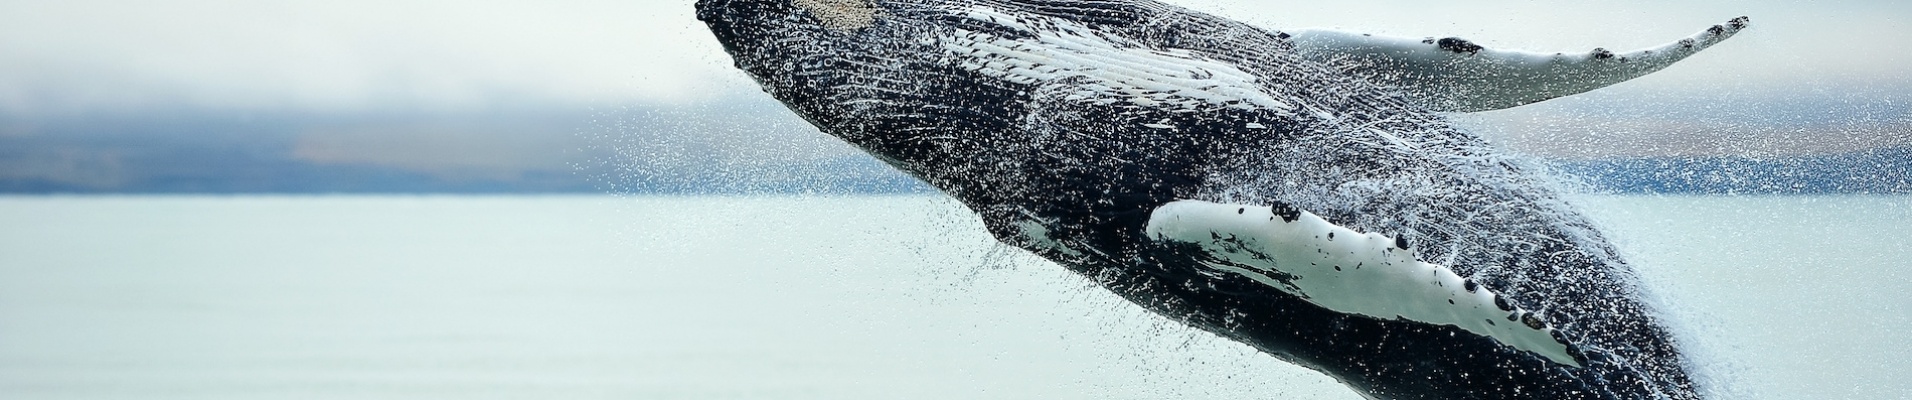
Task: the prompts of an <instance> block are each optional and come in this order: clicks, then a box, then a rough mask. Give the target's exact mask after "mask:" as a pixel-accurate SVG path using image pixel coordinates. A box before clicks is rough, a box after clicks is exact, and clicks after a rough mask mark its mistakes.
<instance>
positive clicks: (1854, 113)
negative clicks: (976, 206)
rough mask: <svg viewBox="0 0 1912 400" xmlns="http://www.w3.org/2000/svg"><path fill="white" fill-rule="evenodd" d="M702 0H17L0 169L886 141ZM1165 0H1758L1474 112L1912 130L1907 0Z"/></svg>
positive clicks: (202, 177) (94, 183)
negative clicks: (1600, 81) (1603, 81)
mask: <svg viewBox="0 0 1912 400" xmlns="http://www.w3.org/2000/svg"><path fill="white" fill-rule="evenodd" d="M693 1H694V0H624V1H597V0H580V1H573V0H557V1H552V0H541V1H419V0H380V1H362V0H327V1H306V0H294V1H263V0H243V1H239V0H173V1H131V0H122V1H109V0H63V1H43V0H0V187H4V186H5V185H6V182H28V181H32V182H40V181H45V182H55V183H57V184H74V185H80V186H83V187H96V188H102V187H104V188H110V187H112V186H113V185H119V184H123V183H128V182H131V183H138V182H143V180H142V179H144V181H154V180H156V179H160V178H156V177H159V176H160V175H159V174H162V173H165V174H172V175H165V176H166V177H167V178H165V179H173V180H180V181H186V180H192V179H199V180H198V181H194V182H200V181H206V182H211V181H218V180H219V179H225V178H218V176H221V175H219V174H228V173H235V172H232V171H235V170H237V171H242V172H243V171H268V170H271V168H287V170H288V171H306V172H297V173H293V172H285V173H282V174H281V175H284V174H293V175H297V174H304V175H300V176H308V177H318V178H326V179H331V178H330V177H334V176H333V175H328V174H335V173H340V174H342V173H344V172H338V171H342V169H341V168H343V169H351V168H359V169H357V170H354V171H361V172H364V171H372V172H366V173H374V172H376V173H385V172H380V171H386V172H389V171H398V172H402V173H410V174H424V175H426V176H430V177H436V178H442V179H448V180H453V181H460V182H463V181H470V180H473V179H480V180H482V179H493V180H500V181H509V182H519V183H525V182H529V183H540V182H550V181H551V180H552V179H554V178H551V177H553V176H568V175H571V174H573V172H572V171H573V169H574V166H575V165H578V164H581V163H589V161H588V160H587V159H589V158H590V157H599V158H602V159H610V160H612V161H611V162H610V163H611V164H612V165H611V166H612V167H614V168H615V169H618V170H623V171H637V172H627V173H624V175H632V176H636V175H644V174H646V173H648V174H650V175H652V176H690V175H687V174H692V173H693V172H695V173H706V174H709V173H714V174H719V175H721V174H728V173H730V172H726V171H732V170H733V169H734V168H739V167H738V166H739V165H743V166H747V167H750V168H755V171H775V170H778V168H781V167H780V166H781V165H795V164H790V163H798V164H801V163H809V164H804V165H811V166H812V167H815V166H816V165H825V164H827V163H832V162H838V160H844V159H864V161H867V159H866V157H863V156H862V155H860V154H858V152H857V151H856V150H855V149H853V148H851V147H849V146H848V145H845V144H843V143H841V142H840V141H837V140H834V139H832V138H829V137H827V136H824V135H822V134H820V133H817V132H816V131H815V130H814V129H813V128H810V127H809V126H808V125H806V124H804V123H803V122H802V121H801V120H799V119H797V118H795V117H794V116H793V115H791V114H790V113H789V112H788V111H787V110H784V109H782V108H781V107H779V106H777V105H776V104H775V102H774V101H773V100H770V99H769V98H768V96H764V95H763V94H762V93H761V92H759V91H758V90H757V89H756V88H755V85H754V84H753V83H752V82H750V81H749V79H748V78H747V77H745V76H744V75H743V74H742V73H741V72H738V71H737V70H736V69H735V68H733V67H731V63H730V59H729V57H728V56H727V55H725V54H723V52H722V49H721V47H720V46H719V45H718V44H717V43H716V41H715V40H714V39H713V38H712V37H711V35H710V34H709V33H708V32H707V31H706V30H705V28H704V27H703V25H702V23H701V22H699V21H697V20H696V18H695V16H694V12H693V9H692V3H693ZM1170 2H1171V3H1174V4H1179V5H1183V6H1187V7H1191V8H1194V9H1197V10H1202V11H1206V12H1210V13H1213V14H1217V15H1221V16H1225V17H1230V18H1235V19H1239V20H1243V21H1246V22H1249V23H1252V24H1256V25H1259V26H1263V27H1267V28H1273V29H1282V28H1301V27H1336V28H1342V29H1348V30H1356V31H1362V32H1369V33H1375V34H1386V35H1397V36H1408V37H1425V36H1442V37H1445V36H1461V37H1466V38H1469V39H1472V40H1474V41H1476V42H1479V43H1482V44H1484V45H1487V46H1493V47H1502V48H1522V49H1529V50H1541V51H1589V50H1591V49H1592V48H1594V47H1604V48H1607V49H1613V50H1628V49H1634V48H1640V47H1647V46H1653V45H1658V44H1661V43H1665V42H1669V41H1672V40H1676V39H1678V38H1682V37H1685V36H1687V35H1690V34H1692V33H1694V32H1697V31H1699V30H1701V29H1704V28H1706V27H1708V26H1711V25H1713V24H1717V23H1721V22H1723V21H1725V20H1727V19H1730V18H1733V17H1737V16H1741V15H1746V16H1750V17H1752V19H1753V27H1752V28H1751V29H1749V30H1747V31H1744V32H1742V33H1740V34H1739V35H1738V36H1736V37H1734V38H1733V39H1732V40H1730V41H1728V42H1726V43H1723V44H1720V45H1718V46H1715V47H1713V48H1711V49H1708V50H1706V51H1705V52H1703V53H1701V54H1699V55H1697V56H1694V57H1692V58H1690V59H1688V60H1687V61H1684V62H1682V63H1680V64H1677V65H1674V66H1673V67H1672V68H1669V69H1668V70H1665V71H1662V72H1659V73H1656V74H1654V75H1650V76H1647V77H1645V78H1641V79H1636V80H1634V81H1631V82H1627V83H1623V84H1620V85H1616V86H1614V87H1611V88H1607V89H1603V90H1599V91H1595V92H1592V93H1588V94H1583V95H1578V96H1573V97H1569V98H1565V99H1558V100H1552V101H1547V102H1543V103H1540V104H1536V105H1530V106H1524V107H1518V108H1514V109H1511V110H1505V111H1495V112H1487V113H1477V114H1469V115H1460V116H1457V117H1456V118H1457V119H1458V120H1460V121H1461V122H1462V123H1464V124H1468V125H1470V126H1472V127H1473V128H1472V129H1474V130H1475V131H1477V132H1481V133H1482V134H1483V135H1484V136H1487V137H1488V138H1489V139H1491V140H1495V141H1496V142H1498V143H1501V144H1502V145H1503V146H1504V147H1506V148H1510V149H1514V150H1516V151H1520V152H1524V153H1528V154H1535V155H1540V156H1544V157H1550V158H1604V157H1615V156H1619V157H1633V156H1669V155H1755V156H1757V155H1785V154H1811V153H1818V154H1825V153H1841V152H1850V151H1857V150H1864V149H1870V148H1878V147H1887V146H1912V40H1907V39H1906V37H1907V32H1912V2H1902V1H1877V2H1872V1H1803V0H1752V1H1727V0H1702V1H1665V0H1660V1H1647V0H1624V1H1602V2H1587V1H1566V0H1497V1H1487V0H1474V1H1467V0H1455V1H1445V2H1439V3H1429V2H1425V1H1410V0H1352V1H1333V2H1319V1H1316V2H1303V1H1292V0H1171V1H1170ZM102 121H103V122H102ZM580 133H582V135H580ZM89 135H91V136H89ZM607 154H608V155H607ZM248 160H250V161H248ZM245 162H250V163H252V164H245ZM818 163H824V164H818ZM301 168H303V169H301ZM326 168H331V169H326ZM700 168H702V169H700ZM712 168H715V169H714V170H713V169H712ZM785 169H790V170H793V171H794V170H801V168H795V169H791V168H785ZM321 170H322V171H321ZM168 171H170V172H168ZM313 171H319V172H313ZM326 171H330V172H326ZM685 171H691V172H685ZM698 171H701V172H698ZM713 171H714V172H713ZM354 173H358V172H354ZM255 175H257V176H251V175H248V176H250V177H249V178H246V179H253V180H256V181H259V182H265V183H270V184H275V185H276V184H279V183H282V182H287V181H290V180H291V178H285V177H283V176H281V175H272V174H268V173H265V172H260V173H258V174H255ZM374 175H376V174H374ZM750 175H751V176H762V174H757V173H753V174H750ZM366 176H372V175H366ZM142 177H144V178H142ZM235 179H236V178H235ZM314 179H317V178H314ZM341 179H343V178H341ZM9 180H11V181H9ZM514 184H517V183H514ZM29 186H30V185H29Z"/></svg>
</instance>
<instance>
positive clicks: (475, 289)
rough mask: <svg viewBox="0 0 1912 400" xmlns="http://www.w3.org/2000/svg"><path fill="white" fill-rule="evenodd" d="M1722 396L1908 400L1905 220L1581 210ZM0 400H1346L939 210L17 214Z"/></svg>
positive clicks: (303, 203)
mask: <svg viewBox="0 0 1912 400" xmlns="http://www.w3.org/2000/svg"><path fill="white" fill-rule="evenodd" d="M1578 202H1579V203H1581V204H1582V205H1583V206H1584V208H1585V209H1586V210H1587V212H1588V213H1590V214H1592V215H1594V216H1595V217H1596V218H1597V219H1599V220H1601V221H1602V222H1603V223H1604V224H1605V225H1606V226H1607V228H1608V230H1609V232H1610V233H1611V235H1612V236H1613V237H1614V238H1615V240H1616V242H1617V243H1618V244H1619V245H1620V246H1621V248H1622V249H1624V250H1625V251H1626V252H1628V253H1630V254H1631V255H1632V259H1633V260H1634V262H1635V263H1636V264H1638V267H1639V269H1640V271H1641V275H1642V276H1643V277H1644V278H1645V280H1646V281H1648V282H1650V284H1651V286H1652V289H1653V291H1654V293H1656V294H1657V295H1658V297H1659V300H1658V302H1659V303H1662V304H1665V307H1664V308H1665V309H1666V310H1667V311H1666V312H1667V313H1668V314H1670V315H1672V316H1673V317H1672V320H1673V321H1674V323H1675V324H1676V325H1677V328H1678V329H1679V331H1680V332H1681V333H1682V336H1683V338H1684V340H1685V341H1686V342H1688V343H1689V345H1690V347H1691V348H1692V349H1694V351H1695V352H1696V354H1697V358H1698V359H1699V361H1700V364H1701V366H1700V369H1702V370H1704V371H1706V373H1707V375H1708V376H1710V377H1711V378H1709V379H1710V380H1711V381H1712V382H1713V383H1714V385H1715V386H1717V387H1720V388H1723V389H1722V390H1723V394H1724V396H1721V397H1722V398H1732V399H1906V398H1912V198H1908V197H1864V196H1789V197H1649V196H1639V197H1632V196H1629V197H1610V196H1609V197H1603V196H1589V197H1582V198H1579V200H1578ZM0 398H4V399H9V400H26V399H401V398H402V399H420V398H456V399H483V398H537V399H596V398H604V399H780V400H781V399H1161V398H1196V399H1209V398H1215V399H1224V398H1225V399H1246V398H1263V399H1354V398H1356V396H1354V395H1353V393H1352V392H1350V391H1348V390H1347V389H1344V388H1342V387H1341V386H1340V385H1338V384H1337V383H1335V382H1334V381H1333V380H1332V379H1329V378H1327V377H1325V376H1322V375H1320V374H1317V373H1314V372H1312V371H1309V370H1306V369H1303V368H1299V367H1295V366H1291V365H1287V364H1284V363H1282V362H1279V361H1276V360H1274V359H1273V358H1271V357H1268V356H1264V355H1261V354H1259V353H1256V352H1254V351H1252V350H1249V349H1247V348H1246V347H1244V346H1241V345H1238V344H1235V343H1233V342H1229V341H1225V340H1220V339H1217V338H1215V337H1213V336H1211V335H1208V334H1205V333H1200V332H1195V331H1191V330H1189V329H1187V328H1183V327H1181V326H1180V325H1177V324H1174V323H1171V322H1166V321H1165V320H1163V319H1161V318H1158V317H1155V316H1153V315H1149V314H1147V313H1145V312H1142V311H1140V310H1139V309H1138V308H1137V307H1135V306H1132V305H1129V304H1127V303H1125V302H1123V301H1121V300H1119V299H1116V298H1114V296H1112V295H1110V294H1107V293H1106V292H1104V291H1103V290H1101V289H1099V288H1096V287H1094V286H1092V285H1090V284H1089V283H1088V282H1087V281H1085V280H1083V279H1080V278H1077V277H1075V276H1072V275H1070V274H1068V273H1066V272H1065V271H1063V270H1062V269H1061V268H1059V267H1056V266H1054V265H1051V264H1048V263H1046V262H1043V261H1041V260H1037V259H1034V258H1033V257H1031V256H1029V255H1027V254H1024V253H1022V252H1020V251H1018V250H1011V249H1007V248H1004V247H1001V246H997V245H994V244H993V242H992V241H991V240H990V239H989V238H988V237H987V235H986V234H985V233H984V231H983V229H982V226H981V224H980V222H979V221H977V220H976V219H975V218H974V217H972V216H971V215H969V214H968V213H967V212H966V211H965V210H963V209H962V208H961V207H960V206H959V205H957V204H955V203H954V202H952V201H949V200H946V199H943V198H940V197H935V196H862V197H831V196H811V197H798V196H793V197H612V196H578V197H535V196H528V197H433V196H418V197H410V196H386V197H377V196H374V197H327V196H316V197H244V196H240V197H137V196H134V197H111V196H107V197H60V196H51V197H0Z"/></svg>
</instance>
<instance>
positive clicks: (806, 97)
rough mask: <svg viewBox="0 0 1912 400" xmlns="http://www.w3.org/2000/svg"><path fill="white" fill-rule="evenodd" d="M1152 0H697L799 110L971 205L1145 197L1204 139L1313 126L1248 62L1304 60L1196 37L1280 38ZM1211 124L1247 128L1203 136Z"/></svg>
mask: <svg viewBox="0 0 1912 400" xmlns="http://www.w3.org/2000/svg"><path fill="white" fill-rule="evenodd" d="M1151 7H1164V6H1161V5H1159V4H1156V3H1149V2H1136V3H1127V2H1081V3H1077V2H1040V1H1037V2H983V3H977V2H945V1H880V0H702V1H700V2H699V3H698V4H697V15H698V18H699V19H701V20H703V21H704V22H705V23H707V24H708V25H709V27H710V29H711V31H712V33H713V34H714V35H715V36H716V37H717V39H718V40H719V41H720V42H721V43H722V44H723V45H724V46H725V49H726V51H728V52H729V53H730V55H731V56H732V58H733V59H734V60H735V62H736V66H737V67H738V68H740V69H742V70H743V71H744V72H746V73H747V74H749V75H750V76H751V77H752V78H754V79H755V80H756V81H757V83H758V84H759V85H760V86H761V87H762V89H763V90H764V91H765V92H767V93H769V94H770V95H771V96H773V97H775V98H777V99H778V100H780V101H782V103H784V104H785V105H786V106H788V107H789V108H790V109H791V110H793V111H795V112H796V113H797V114H798V115H800V116H802V117H803V118H805V119H806V120H808V121H809V122H811V123H812V124H814V125H816V126H817V127H818V128H819V129H820V130H822V131H823V132H825V133H828V134H831V135H834V136H836V137H839V138H841V139H843V140H845V141H847V142H849V143H851V144H854V145H857V146H859V147H861V148H862V149H864V150H865V151H866V152H868V153H870V154H872V155H874V156H876V157H877V158H879V159H881V160H883V161H885V162H887V163H889V164H891V165H892V166H895V167H897V168H899V169H901V170H903V171H905V172H907V173H910V174H912V175H915V176H917V177H918V178H921V179H923V180H924V181H926V182H928V183H930V184H931V185H933V186H936V187H937V188H939V189H941V190H943V191H945V192H946V193H949V194H951V195H955V196H956V197H958V198H960V199H963V200H966V201H968V202H969V203H971V204H972V205H974V204H977V203H998V202H1003V201H1009V200H1014V199H1024V198H1027V197H1028V196H1031V195H1035V194H1038V193H1040V194H1043V195H1044V196H1048V197H1057V195H1058V194H1064V193H1076V192H1080V191H1084V189H1083V188H1082V187H1081V186H1082V185H1080V184H1082V183H1085V182H1102V183H1103V184H1108V185H1116V184H1117V183H1120V184H1123V185H1122V187H1119V188H1097V189H1096V190H1094V191H1092V192H1093V193H1092V194H1094V195H1096V196H1100V195H1101V193H1104V192H1108V193H1115V192H1122V191H1129V190H1132V188H1150V189H1149V190H1151V191H1153V192H1151V193H1148V194H1146V195H1143V196H1141V197H1142V198H1143V199H1145V200H1146V201H1145V202H1160V201H1166V200H1168V199H1169V198H1170V197H1173V196H1172V195H1173V193H1170V192H1171V191H1172V190H1173V189H1174V188H1176V187H1180V186H1177V185H1172V184H1162V182H1188V181H1191V180H1193V179H1195V178H1194V176H1195V175H1197V173H1196V172H1195V169H1197V167H1198V165H1199V164H1202V163H1203V162H1205V161H1209V160H1211V159H1212V158H1214V157H1213V156H1214V155H1215V154H1218V153H1225V152H1217V151H1214V149H1213V148H1212V147H1218V146H1233V145H1238V144H1240V143H1243V142H1251V141H1253V140H1255V139H1258V138H1266V137H1268V136H1267V135H1270V134H1273V133H1274V131H1276V130H1280V129H1282V128H1290V127H1293V128H1300V127H1306V126H1309V125H1311V123H1310V121H1302V120H1299V119H1297V114H1296V113H1294V112H1293V111H1294V110H1295V108H1294V107H1292V106H1290V104H1289V103H1287V102H1284V101H1282V100H1277V99H1279V98H1285V97H1287V96H1286V95H1284V94H1277V93H1275V92H1272V91H1270V90H1268V89H1266V88H1265V86H1264V85H1265V84H1266V83H1267V82H1271V80H1270V79H1266V78H1264V76H1267V75H1269V74H1270V73H1271V72H1270V71H1251V70H1255V69H1256V68H1257V67H1254V66H1248V67H1244V66H1242V65H1263V66H1271V67H1282V68H1296V66H1295V65H1294V64H1295V63H1294V62H1267V61H1270V60H1268V59H1265V58H1264V59H1258V60H1244V59H1242V58H1241V57H1234V58H1230V57H1233V56H1231V55H1229V54H1222V53H1221V52H1219V51H1217V50H1218V49H1220V46H1214V44H1215V43H1223V42H1217V41H1214V40H1211V39H1210V38H1208V37H1204V36H1203V33H1205V32H1207V31H1212V30H1228V29H1233V32H1237V33H1238V34H1236V35H1233V39H1234V40H1237V41H1240V40H1249V41H1250V42H1252V43H1255V44H1256V45H1258V46H1257V47H1258V48H1260V49H1263V50H1267V51H1272V53H1270V54H1277V55H1282V54H1285V53H1282V52H1280V51H1279V50H1280V49H1281V48H1282V46H1285V45H1286V44H1285V42H1281V41H1280V40H1279V39H1278V38H1277V37H1276V36H1274V35H1273V34H1272V33H1268V32H1266V31H1262V30H1258V29H1245V28H1244V27H1241V26H1237V25H1238V24H1235V23H1233V22H1229V21H1225V20H1221V19H1217V18H1212V17H1208V16H1206V15H1201V14H1197V13H1186V12H1171V11H1172V10H1169V9H1166V8H1162V9H1157V8H1151ZM1241 34H1248V35H1251V36H1253V37H1249V38H1244V37H1242V35H1241ZM1250 61H1256V62H1250ZM1288 61H1295V60H1288ZM1312 117H1313V116H1312V115H1305V116H1300V117H1299V118H1301V119H1307V118H1312ZM1210 125H1212V126H1210ZM1271 128H1272V129H1271ZM1218 129H1220V130H1232V131H1239V132H1236V133H1231V134H1229V135H1226V138H1228V140H1217V139H1218V137H1216V136H1208V135H1201V134H1198V132H1204V131H1216V130H1218ZM1231 142H1232V143H1231ZM1198 147H1199V148H1198ZM1138 165H1146V166H1148V167H1147V168H1146V170H1132V171H1123V170H1121V169H1123V168H1135V167H1134V166H1138ZM1032 174H1035V175H1043V176H1040V177H1031V175H1032ZM1058 174H1060V175H1062V176H1069V177H1072V178H1070V179H1055V176H1056V175H1058ZM1117 181H1120V182H1117ZM1058 190H1060V191H1062V192H1058ZM1117 194H1118V195H1120V193H1117ZM1063 197H1069V198H1070V200H1071V201H1084V200H1092V199H1088V198H1086V197H1084V196H1066V195H1065V196H1063Z"/></svg>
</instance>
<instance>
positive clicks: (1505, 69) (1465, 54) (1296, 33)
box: [1286, 17, 1747, 112]
mask: <svg viewBox="0 0 1912 400" xmlns="http://www.w3.org/2000/svg"><path fill="white" fill-rule="evenodd" d="M1746 24H1747V19H1746V18H1745V17H1740V18H1735V19H1733V20H1732V21H1728V22H1727V23H1725V24H1720V25H1714V26H1712V27H1709V28H1707V29H1705V30H1702V31H1700V32H1699V33H1695V34H1693V35H1692V36H1688V37H1686V38H1685V39H1680V40H1677V41H1674V42H1671V43H1667V44H1663V45H1660V46H1658V47H1653V48H1647V49H1640V50H1635V51H1631V52H1626V53H1613V52H1608V51H1606V50H1602V49H1594V51H1572V52H1558V53H1556V52H1532V51H1522V50H1502V49H1493V48H1486V47H1480V46H1479V45H1476V44H1474V43H1472V42H1467V41H1464V40H1461V41H1459V42H1454V43H1455V44H1456V45H1455V46H1449V47H1448V48H1443V46H1441V44H1440V42H1441V41H1442V40H1456V39H1459V38H1446V39H1439V38H1404V37H1391V36H1379V35H1368V34H1362V33H1357V32H1348V31H1340V30H1332V29H1299V30H1292V31H1286V33H1287V34H1288V35H1290V40H1291V41H1292V42H1293V43H1294V44H1295V51H1296V53H1298V54H1300V55H1301V56H1303V57H1307V58H1309V59H1312V60H1316V61H1321V62H1325V63H1328V64H1329V65H1332V66H1336V67H1339V68H1342V69H1343V70H1344V71H1346V72H1349V73H1351V74H1353V75H1357V76H1361V77H1364V78H1367V79H1368V80H1370V81H1373V82H1375V83H1377V84H1381V85H1383V86H1390V87H1394V88H1397V89H1400V90H1401V91H1402V92H1404V93H1405V94H1407V95H1408V96H1409V97H1410V98H1413V99H1415V100H1417V101H1418V102H1419V103H1421V104H1423V105H1426V106H1428V107H1431V108H1433V109H1435V110H1436V111H1462V112H1470V111H1486V110H1498V109H1503V108H1508V107H1514V106H1519V105H1522V104H1529V103H1534V102H1538V101H1542V100H1547V99H1552V98H1557V97H1561V96H1568V95H1573V94H1578V93H1583V92H1586V91H1590V90H1594V89H1599V88H1603V87H1607V86H1611V85H1613V84H1616V83H1620V82H1625V81H1627V80H1629V79H1633V78H1638V77H1641V76H1645V75H1647V74H1650V73H1653V72H1654V71H1659V70H1660V69H1663V68H1666V67H1667V66H1670V65H1673V63H1675V62H1679V61H1680V60H1682V59H1685V58H1686V57H1687V56H1691V55H1693V54H1695V53H1699V52H1700V50H1705V49H1706V48H1707V47H1711V46H1712V45H1714V44H1718V43H1720V42H1721V41H1725V40H1726V38H1730V37H1732V36H1733V34H1735V33H1739V31H1740V30H1742V29H1745V28H1746V26H1747V25H1746ZM1456 50H1460V51H1456Z"/></svg>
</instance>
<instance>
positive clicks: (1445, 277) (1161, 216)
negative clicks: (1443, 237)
mask: <svg viewBox="0 0 1912 400" xmlns="http://www.w3.org/2000/svg"><path fill="white" fill-rule="evenodd" d="M1287 216H1288V217H1292V218H1294V220H1293V221H1289V220H1287V219H1285V218H1283V215H1278V214H1277V213H1276V212H1275V210H1274V209H1272V208H1270V207H1266V206H1245V205H1230V204H1218V203H1210V202H1205V201H1197V200H1181V201H1176V202H1172V203H1168V204H1165V205H1162V206H1161V207H1158V208H1156V209H1155V211H1154V212H1153V213H1152V214H1151V215H1150V216H1149V222H1148V226H1147V228H1146V232H1147V234H1148V235H1149V238H1152V239H1155V240H1158V241H1162V240H1170V241H1176V242H1184V243H1191V244H1195V245H1198V246H1201V248H1202V249H1203V250H1205V251H1206V252H1207V254H1208V256H1209V258H1210V260H1212V261H1204V262H1203V264H1205V266H1207V267H1211V268H1215V269H1218V270H1222V271H1227V272H1231V273H1235V274H1239V275H1241V276H1244V277H1248V278H1250V279H1254V280H1256V281H1259V282H1261V283H1263V284H1267V285H1269V286H1271V287H1274V288H1276V289H1279V290H1281V291H1283V292H1287V293H1289V294H1293V295H1295V296H1298V297H1301V298H1302V299H1303V300H1306V301H1307V302H1309V303H1312V304H1314V305H1317V306H1321V307H1323V308H1327V309H1329V310H1334V311H1337V312H1343V313H1349V314H1359V315H1363V316H1368V317H1373V318H1379V319H1384V320H1392V319H1403V320H1409V321H1415V322H1422V323H1428V324H1435V325H1450V326H1456V327H1460V328H1461V329H1464V330H1467V331H1468V332H1473V333H1475V334H1479V335H1482V336H1487V337H1490V338H1493V339H1494V340H1496V341H1499V342H1501V343H1503V344H1506V345H1508V346H1513V347H1514V348H1516V349H1520V350H1525V351H1530V352H1533V353H1535V354H1539V355H1541V356H1542V357H1545V358H1547V359H1549V360H1552V361H1554V362H1557V363H1561V364H1566V365H1572V366H1576V367H1578V366H1580V363H1579V362H1577V361H1575V360H1574V358H1573V357H1572V356H1571V355H1570V354H1569V352H1568V349H1567V345H1566V344H1565V343H1561V342H1559V341H1557V340H1555V339H1554V337H1553V328H1551V327H1549V326H1547V325H1546V323H1545V321H1544V320H1539V318H1540V317H1539V315H1536V314H1531V313H1529V312H1527V311H1526V310H1522V309H1520V308H1518V307H1514V310H1512V311H1506V310H1502V309H1501V308H1500V307H1499V306H1497V305H1496V304H1495V301H1494V299H1495V296H1496V294H1495V293H1494V292H1493V291H1491V290H1488V289H1487V288H1486V287H1476V290H1474V291H1471V292H1470V291H1468V290H1467V289H1466V285H1467V281H1466V279H1465V278H1462V277H1461V276H1460V275H1456V274H1454V272H1453V271H1451V270H1449V269H1447V267H1443V266H1440V265H1435V264H1429V263H1426V262H1422V261H1420V260H1416V259H1415V258H1414V254H1413V252H1412V251H1409V250H1407V249H1402V248H1398V247H1395V240H1394V239H1392V238H1388V237H1386V236H1382V235H1380V234H1374V233H1368V234H1363V233H1361V232H1356V231H1354V230H1352V229H1348V228H1344V227H1341V226H1337V225H1335V224H1332V223H1329V222H1328V221H1326V220H1323V219H1321V217H1318V216H1315V215H1314V214H1312V213H1309V212H1306V211H1301V210H1294V211H1293V213H1292V214H1288V215H1287ZM1510 315H1513V316H1517V317H1516V318H1515V319H1517V321H1509V316H1510ZM1530 315H1531V317H1532V318H1534V320H1532V321H1529V320H1527V318H1528V316H1530ZM1529 323H1538V324H1539V325H1541V326H1540V328H1538V329H1536V328H1533V327H1530V326H1528V324H1529Z"/></svg>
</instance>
